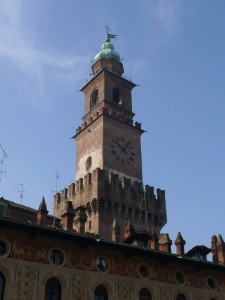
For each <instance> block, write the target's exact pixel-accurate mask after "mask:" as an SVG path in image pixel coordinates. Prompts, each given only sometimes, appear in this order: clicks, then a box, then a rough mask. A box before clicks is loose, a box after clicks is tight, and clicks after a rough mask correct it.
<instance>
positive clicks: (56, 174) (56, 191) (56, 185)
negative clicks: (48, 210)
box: [51, 171, 59, 227]
mask: <svg viewBox="0 0 225 300" xmlns="http://www.w3.org/2000/svg"><path fill="white" fill-rule="evenodd" d="M58 183H59V174H58V172H57V171H55V190H53V189H52V188H51V192H52V194H53V196H54V194H55V195H56V194H58ZM54 210H55V201H54V199H53V207H52V211H53V227H55V214H54Z"/></svg>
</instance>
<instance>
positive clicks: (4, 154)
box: [0, 144, 8, 182]
mask: <svg viewBox="0 0 225 300" xmlns="http://www.w3.org/2000/svg"><path fill="white" fill-rule="evenodd" d="M0 148H1V150H2V160H1V161H0V182H1V180H2V174H3V173H4V174H6V171H3V165H4V161H5V159H6V158H8V155H7V154H6V152H5V150H4V148H3V147H2V145H1V144H0Z"/></svg>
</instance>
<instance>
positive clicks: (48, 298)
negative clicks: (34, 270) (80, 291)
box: [45, 278, 62, 300]
mask: <svg viewBox="0 0 225 300" xmlns="http://www.w3.org/2000/svg"><path fill="white" fill-rule="evenodd" d="M61 292H62V288H61V284H60V282H59V281H58V280H57V279H56V278H50V279H49V280H48V281H47V282H46V285H45V300H61Z"/></svg>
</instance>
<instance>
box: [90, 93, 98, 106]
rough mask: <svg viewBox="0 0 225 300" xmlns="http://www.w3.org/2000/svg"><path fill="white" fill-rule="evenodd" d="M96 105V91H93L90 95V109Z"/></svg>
mask: <svg viewBox="0 0 225 300" xmlns="http://www.w3.org/2000/svg"><path fill="white" fill-rule="evenodd" d="M97 103H98V89H95V90H94V91H93V92H92V94H91V109H92V108H93V107H94V106H95V105H96V104H97Z"/></svg>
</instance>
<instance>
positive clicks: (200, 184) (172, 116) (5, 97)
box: [0, 0, 225, 250]
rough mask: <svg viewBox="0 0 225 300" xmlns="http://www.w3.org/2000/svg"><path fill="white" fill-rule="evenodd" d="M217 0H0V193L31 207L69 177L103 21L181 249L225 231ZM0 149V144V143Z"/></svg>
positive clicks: (223, 88) (223, 69)
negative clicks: (182, 244) (4, 155)
mask: <svg viewBox="0 0 225 300" xmlns="http://www.w3.org/2000/svg"><path fill="white" fill-rule="evenodd" d="M224 15H225V2H224V1H223V0H216V1H209V0H148V1H147V0H142V1H134V0H129V1H127V0H124V1H121V2H120V3H118V2H117V1H107V0H105V1H102V0H99V1H91V0H89V1H88V0H82V1H73V0H66V1H61V0H48V1H46V0H32V1H26V0H23V1H22V0H1V1H0V66H1V67H0V144H1V145H2V147H3V148H4V150H5V151H6V153H7V154H8V158H7V159H5V161H4V166H3V171H6V173H3V174H2V176H1V182H0V196H3V197H5V198H6V199H9V200H12V201H16V202H20V198H19V194H20V193H19V190H20V189H21V186H20V184H21V183H23V185H24V189H25V192H24V197H23V199H22V202H23V204H24V205H29V206H32V207H34V208H37V207H38V205H39V203H40V201H41V198H42V196H45V198H46V202H47V205H48V209H49V210H50V211H51V209H52V191H54V190H55V189H56V179H55V173H56V171H57V172H58V174H59V181H58V189H60V188H61V189H62V188H64V187H67V186H68V185H69V184H70V183H71V182H73V181H74V177H75V143H74V141H73V140H71V139H70V138H71V137H72V136H73V135H74V132H75V129H76V128H77V127H78V126H79V125H80V124H81V117H82V116H83V111H84V98H83V95H82V94H81V93H80V92H78V91H77V90H79V89H80V88H81V87H82V85H83V84H84V83H85V82H86V80H87V79H88V78H89V74H90V68H91V60H92V59H93V57H94V56H95V54H96V53H97V51H98V50H99V49H100V46H101V44H102V43H103V41H104V38H105V28H104V25H106V24H108V25H109V26H110V28H111V29H112V33H113V34H117V39H116V40H114V41H113V43H114V46H115V49H116V50H117V51H118V52H119V53H120V55H121V56H122V57H123V63H124V68H125V75H127V76H128V77H130V78H132V80H133V81H134V82H135V83H137V84H138V86H137V87H136V88H135V89H134V91H133V110H134V112H135V113H136V116H135V120H137V121H139V122H141V123H142V127H143V128H144V129H145V130H146V133H145V134H144V135H143V137H142V155H143V177H144V183H145V184H149V185H153V186H155V188H158V187H159V188H161V189H165V190H166V198H167V213H168V224H167V225H166V226H165V227H164V228H163V230H162V231H163V232H168V233H169V234H170V237H171V239H172V240H174V239H175V238H176V235H177V232H178V231H180V232H181V233H182V235H183V237H184V239H185V240H186V242H187V245H186V250H189V249H190V248H191V247H192V246H194V245H196V244H205V245H207V246H210V242H211V236H212V235H213V234H219V233H221V234H222V235H224V238H225V219H224V201H225V138H224V135H225V100H224V95H225V83H224V78H225V57H224V56H225V39H224V36H225V18H224ZM0 160H2V151H1V149H0Z"/></svg>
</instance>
